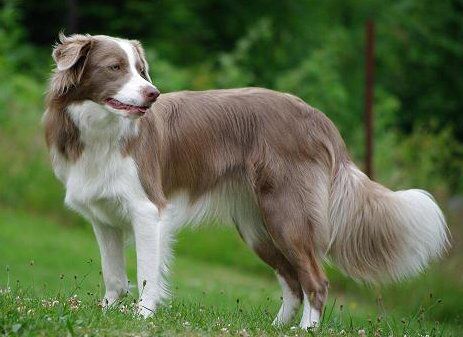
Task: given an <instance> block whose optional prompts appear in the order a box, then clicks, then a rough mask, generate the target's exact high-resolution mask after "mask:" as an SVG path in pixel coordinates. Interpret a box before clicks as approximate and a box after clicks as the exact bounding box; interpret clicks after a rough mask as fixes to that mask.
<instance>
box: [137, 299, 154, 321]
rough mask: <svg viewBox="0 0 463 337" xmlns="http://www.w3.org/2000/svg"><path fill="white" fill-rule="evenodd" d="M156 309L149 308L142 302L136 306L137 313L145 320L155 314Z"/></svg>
mask: <svg viewBox="0 0 463 337" xmlns="http://www.w3.org/2000/svg"><path fill="white" fill-rule="evenodd" d="M154 311H155V307H154V306H149V305H148V304H146V303H143V302H140V303H139V304H138V305H137V306H136V313H137V314H138V315H140V316H141V317H143V318H148V317H150V316H152V315H153V314H154Z"/></svg>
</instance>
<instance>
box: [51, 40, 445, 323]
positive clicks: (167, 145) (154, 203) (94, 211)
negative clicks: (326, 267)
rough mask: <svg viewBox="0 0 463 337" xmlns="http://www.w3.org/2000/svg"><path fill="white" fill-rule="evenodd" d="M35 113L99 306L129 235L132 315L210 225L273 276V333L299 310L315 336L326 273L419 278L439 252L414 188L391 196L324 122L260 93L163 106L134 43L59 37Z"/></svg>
mask: <svg viewBox="0 0 463 337" xmlns="http://www.w3.org/2000/svg"><path fill="white" fill-rule="evenodd" d="M53 59H54V61H55V63H56V68H55V69H54V71H53V75H52V78H51V81H50V86H49V91H48V95H47V101H46V106H47V109H46V112H45V115H44V123H45V132H46V140H47V144H48V147H49V151H50V155H51V160H52V163H53V169H54V172H55V174H56V176H57V177H58V178H59V179H60V180H61V181H62V183H63V184H64V186H65V188H66V198H65V203H66V205H68V206H69V207H70V208H72V209H74V210H76V211H77V212H79V213H80V214H82V215H83V216H84V217H85V218H86V219H88V221H89V222H91V223H92V225H93V228H94V231H95V235H96V238H97V240H98V243H99V247H100V252H101V260H102V270H103V277H104V282H105V286H106V294H105V303H106V304H107V305H112V304H113V303H114V302H115V301H116V300H117V299H118V298H119V297H120V296H121V295H123V294H125V293H126V292H127V291H128V281H127V276H126V272H125V261H124V252H123V244H124V234H125V233H127V232H133V234H134V238H135V245H136V251H137V269H138V272H137V278H138V287H139V289H142V288H143V291H140V294H141V295H140V301H139V305H138V310H139V312H140V313H141V314H142V315H143V316H149V315H150V314H152V313H153V312H154V311H155V309H156V307H157V306H158V305H159V304H160V302H161V300H162V299H163V298H164V297H165V296H166V294H167V287H166V284H165V274H166V272H167V270H168V261H169V257H170V256H171V251H170V243H171V241H172V236H173V234H174V233H175V231H176V230H178V229H179V228H180V227H181V226H184V225H186V224H194V223H199V222H202V221H204V220H205V219H206V218H209V219H210V218H213V219H217V220H219V222H220V223H223V224H231V225H233V226H235V227H236V229H237V230H238V232H239V234H240V236H241V237H242V239H243V240H244V241H245V242H246V244H247V245H249V247H250V248H251V249H252V250H254V251H255V252H256V254H257V255H258V256H259V257H260V258H261V259H262V260H263V261H265V262H266V263H267V264H268V265H269V266H271V267H272V268H273V269H274V270H275V271H276V274H277V278H278V280H279V282H280V283H281V287H282V290H283V297H282V298H283V302H282V305H281V308H280V310H279V312H278V314H277V316H276V318H275V320H274V324H285V323H288V322H290V321H291V320H292V319H293V317H294V315H295V314H296V312H297V310H298V309H299V308H300V306H301V304H303V315H302V320H301V322H300V326H301V327H302V328H309V327H313V326H315V325H316V324H317V322H318V321H319V319H320V315H321V313H322V310H323V306H324V304H325V301H326V298H327V294H328V280H327V278H326V276H325V274H324V272H323V268H322V264H321V261H322V260H323V259H325V258H330V259H331V260H332V261H333V262H334V263H336V264H337V265H338V266H339V267H340V268H341V269H342V270H343V271H344V272H345V273H346V274H348V275H350V276H351V277H353V278H356V279H362V280H366V281H369V282H386V281H390V280H400V279H402V278H404V277H407V276H410V275H413V274H416V273H418V272H420V271H421V270H422V269H423V268H424V267H425V266H426V265H427V263H428V262H429V261H430V260H432V259H434V258H437V257H439V256H440V255H441V254H442V253H443V252H444V251H445V249H446V248H447V247H448V233H447V226H446V222H445V219H444V216H443V215H442V212H441V210H440V209H439V207H438V206H437V204H436V203H435V201H434V199H433V198H432V197H431V195H430V194H428V193H427V192H425V191H422V190H416V189H414V190H405V191H397V192H393V191H391V190H389V189H387V188H385V187H383V186H381V185H379V184H377V183H375V182H373V181H371V180H369V179H368V178H367V177H366V176H365V175H364V174H363V173H362V172H361V171H360V170H359V169H358V168H357V167H356V166H355V165H354V163H353V162H352V161H351V159H350V157H349V154H348V153H347V151H346V147H345V145H344V142H343V140H342V139H341V137H340V134H339V132H338V131H337V129H336V127H335V126H334V125H333V123H332V122H331V121H330V120H329V119H328V118H327V117H326V116H325V115H324V114H323V113H321V112H320V111H318V110H316V109H314V108H312V107H311V106H309V105H307V104H306V103H305V102H303V101H302V100H301V99H299V98H297V97H295V96H292V95H290V94H286V93H280V92H275V91H271V90H266V89H259V88H243V89H230V90H211V91H201V92H194V91H184V92H174V93H168V94H162V95H160V93H159V91H158V89H157V88H156V87H155V86H154V85H153V84H152V81H151V79H150V77H149V74H148V63H147V61H146V59H145V55H144V51H143V48H142V46H141V44H140V43H139V42H138V41H130V40H124V39H119V38H113V37H109V36H102V35H99V36H90V35H72V36H68V37H66V36H64V35H61V36H60V42H59V43H58V44H57V45H56V46H55V48H54V50H53Z"/></svg>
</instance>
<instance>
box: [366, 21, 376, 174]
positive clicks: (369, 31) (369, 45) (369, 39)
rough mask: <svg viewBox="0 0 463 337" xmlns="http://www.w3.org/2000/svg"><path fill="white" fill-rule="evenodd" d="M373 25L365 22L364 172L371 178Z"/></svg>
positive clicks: (370, 22) (371, 22) (373, 64)
mask: <svg viewBox="0 0 463 337" xmlns="http://www.w3.org/2000/svg"><path fill="white" fill-rule="evenodd" d="M374 58H375V26H374V22H373V21H372V20H368V21H367V22H366V24H365V115H364V118H365V174H366V175H367V176H368V177H369V178H370V179H373V96H374V67H375V60H374Z"/></svg>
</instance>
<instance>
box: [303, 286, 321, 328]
mask: <svg viewBox="0 0 463 337" xmlns="http://www.w3.org/2000/svg"><path fill="white" fill-rule="evenodd" d="M319 321H320V312H319V311H318V310H317V309H314V308H312V307H311V305H310V301H309V299H308V297H307V295H306V294H305V292H304V310H303V311H302V318H301V323H300V324H299V326H300V327H301V328H302V329H308V328H315V327H317V326H318V322H319Z"/></svg>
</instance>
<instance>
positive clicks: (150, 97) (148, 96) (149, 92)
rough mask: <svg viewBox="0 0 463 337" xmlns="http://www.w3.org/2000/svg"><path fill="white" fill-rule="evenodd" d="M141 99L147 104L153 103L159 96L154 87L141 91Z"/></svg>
mask: <svg viewBox="0 0 463 337" xmlns="http://www.w3.org/2000/svg"><path fill="white" fill-rule="evenodd" d="M142 94H143V97H144V98H145V100H146V101H147V102H149V103H154V102H155V101H156V99H157V98H158V97H159V95H160V94H161V93H160V92H159V90H158V89H156V88H155V87H151V86H150V87H144V88H143V90H142Z"/></svg>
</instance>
